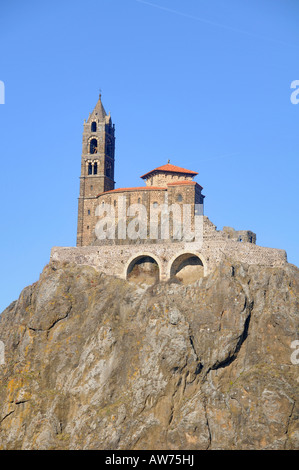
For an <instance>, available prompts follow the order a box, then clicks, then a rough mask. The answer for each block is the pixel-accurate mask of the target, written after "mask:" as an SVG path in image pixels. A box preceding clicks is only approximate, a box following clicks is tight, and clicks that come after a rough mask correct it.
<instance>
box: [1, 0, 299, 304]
mask: <svg viewBox="0 0 299 470" xmlns="http://www.w3.org/2000/svg"><path fill="white" fill-rule="evenodd" d="M0 10H1V11H0V39H1V57H0V65H1V66H0V80H1V81H2V82H3V83H4V85H5V104H0V137H1V138H0V155H1V189H0V191H1V194H0V196H1V231H0V238H1V239H0V250H1V274H0V293H1V295H0V311H2V309H4V308H5V307H6V306H7V305H8V304H9V303H10V302H11V301H13V300H15V299H17V298H18V296H19V294H20V292H21V290H22V289H23V288H24V287H25V286H27V285H29V284H31V283H33V282H35V281H37V280H38V278H39V275H40V273H41V271H42V269H43V267H44V266H45V265H46V264H47V263H48V261H49V257H50V250H51V247H52V246H74V245H75V243H76V224H77V198H78V194H79V174H80V159H81V150H82V148H81V144H82V130H83V120H84V119H85V118H87V117H88V114H89V112H91V111H92V109H93V107H94V106H95V104H96V101H97V99H98V94H99V89H101V90H102V101H103V104H104V106H105V108H106V111H107V112H108V111H109V110H110V111H111V116H112V119H113V122H114V123H115V126H116V139H117V140H116V174H115V179H116V186H117V187H122V186H140V185H143V184H144V183H143V182H142V180H140V178H139V176H140V175H142V174H144V173H146V172H148V171H149V170H151V169H153V168H155V167H157V166H160V165H163V164H165V163H167V160H168V159H170V161H171V163H173V164H175V165H178V166H183V167H185V168H188V169H191V170H194V171H198V173H199V174H198V176H197V177H196V181H197V182H198V183H200V184H201V185H202V186H203V187H204V191H203V192H204V194H205V195H206V199H205V214H206V215H208V216H209V218H210V219H211V221H212V222H213V223H214V224H215V225H216V226H217V228H218V229H222V227H223V226H224V225H228V226H232V227H234V228H236V229H239V230H242V229H250V230H252V231H254V232H256V233H257V243H258V244H259V245H262V246H268V247H273V248H282V249H285V250H286V251H287V254H288V260H289V262H291V263H293V264H296V265H299V250H298V234H299V222H298V191H299V185H298V147H299V139H298V135H299V104H297V105H296V104H292V102H291V100H290V96H291V93H292V91H293V90H292V89H291V83H292V82H293V81H294V80H299V60H298V58H299V57H298V56H299V2H298V0H225V1H224V0H184V1H183V0H149V1H141V0H71V1H70V0H51V1H49V0H43V1H38V0H36V1H34V0H27V1H26V2H25V1H23V0H10V1H8V2H4V1H2V2H1V8H0Z"/></svg>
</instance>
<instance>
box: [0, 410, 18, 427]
mask: <svg viewBox="0 0 299 470" xmlns="http://www.w3.org/2000/svg"><path fill="white" fill-rule="evenodd" d="M14 412H15V410H12V411H10V412H9V413H7V415H5V416H4V417H3V418H2V419H1V421H0V425H1V424H2V423H3V421H4V420H5V419H6V418H8V416H10V415H11V414H12V413H14Z"/></svg>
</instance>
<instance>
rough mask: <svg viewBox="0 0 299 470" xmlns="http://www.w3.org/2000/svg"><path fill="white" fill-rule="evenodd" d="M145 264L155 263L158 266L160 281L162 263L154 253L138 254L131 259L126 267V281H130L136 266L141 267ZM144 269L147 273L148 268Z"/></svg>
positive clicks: (124, 275) (158, 278)
mask: <svg viewBox="0 0 299 470" xmlns="http://www.w3.org/2000/svg"><path fill="white" fill-rule="evenodd" d="M143 263H144V264H147V263H153V264H155V265H156V266H157V280H158V281H159V280H160V279H161V275H162V265H161V261H160V260H159V258H158V257H157V256H156V255H154V254H153V253H148V252H141V253H136V254H134V255H133V256H131V257H130V259H129V260H128V261H127V263H126V266H125V270H124V274H123V277H124V279H128V278H129V277H130V274H131V273H132V270H133V268H134V267H135V266H136V265H139V266H140V265H142V264H143ZM144 268H145V271H146V266H144Z"/></svg>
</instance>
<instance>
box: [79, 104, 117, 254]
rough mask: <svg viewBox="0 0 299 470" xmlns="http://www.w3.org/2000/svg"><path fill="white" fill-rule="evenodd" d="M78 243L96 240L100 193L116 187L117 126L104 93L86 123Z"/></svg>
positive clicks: (88, 242) (83, 244)
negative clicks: (103, 96)
mask: <svg viewBox="0 0 299 470" xmlns="http://www.w3.org/2000/svg"><path fill="white" fill-rule="evenodd" d="M83 126H84V127H83V142H82V158H81V176H80V196H79V202H78V228H77V246H85V245H89V244H90V243H91V242H92V241H93V233H92V227H94V226H95V223H94V222H95V210H96V201H97V196H98V194H100V193H103V192H105V191H110V190H111V189H114V184H115V182H114V151H115V126H114V124H112V120H111V117H110V113H109V115H107V114H106V111H105V109H104V106H103V104H102V100H101V95H100V96H99V100H98V102H97V104H96V106H95V108H94V110H93V112H92V113H91V114H89V117H88V119H87V121H86V120H84V125H83Z"/></svg>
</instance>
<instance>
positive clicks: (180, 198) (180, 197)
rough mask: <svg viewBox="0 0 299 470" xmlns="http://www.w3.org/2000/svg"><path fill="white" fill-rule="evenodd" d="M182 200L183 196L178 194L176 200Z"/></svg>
mask: <svg viewBox="0 0 299 470" xmlns="http://www.w3.org/2000/svg"><path fill="white" fill-rule="evenodd" d="M182 200H183V196H182V195H181V194H178V197H177V201H178V202H182Z"/></svg>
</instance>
